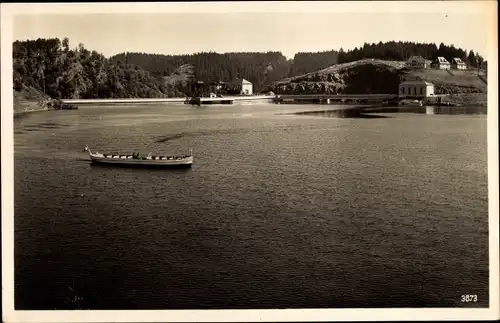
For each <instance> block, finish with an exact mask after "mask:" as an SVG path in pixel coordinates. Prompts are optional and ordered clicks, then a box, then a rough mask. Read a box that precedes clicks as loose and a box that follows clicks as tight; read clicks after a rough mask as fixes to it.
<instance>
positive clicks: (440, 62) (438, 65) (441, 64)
mask: <svg viewBox="0 0 500 323" xmlns="http://www.w3.org/2000/svg"><path fill="white" fill-rule="evenodd" d="M431 66H432V68H435V69H438V70H449V69H451V64H450V62H448V60H447V59H446V58H444V57H441V56H440V57H438V58H436V59H435V60H434V61H433V62H432V64H431Z"/></svg>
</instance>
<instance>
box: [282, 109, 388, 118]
mask: <svg viewBox="0 0 500 323" xmlns="http://www.w3.org/2000/svg"><path fill="white" fill-rule="evenodd" d="M363 112H364V111H363V109H360V108H350V109H339V110H323V111H301V112H293V113H288V114H296V115H313V116H321V117H327V118H358V119H381V118H390V117H388V116H383V115H376V114H366V113H363Z"/></svg>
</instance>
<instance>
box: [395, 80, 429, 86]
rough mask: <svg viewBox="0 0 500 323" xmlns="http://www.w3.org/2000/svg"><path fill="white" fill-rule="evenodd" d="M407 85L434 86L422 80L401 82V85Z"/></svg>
mask: <svg viewBox="0 0 500 323" xmlns="http://www.w3.org/2000/svg"><path fill="white" fill-rule="evenodd" d="M405 84H408V85H409V84H412V85H413V84H419V85H422V84H425V85H434V84H432V83H430V82H426V81H422V80H409V81H404V82H401V84H400V85H405Z"/></svg>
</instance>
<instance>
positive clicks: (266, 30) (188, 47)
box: [12, 1, 497, 58]
mask: <svg viewBox="0 0 500 323" xmlns="http://www.w3.org/2000/svg"><path fill="white" fill-rule="evenodd" d="M271 4H272V5H267V4H265V3H264V4H262V3H260V4H259V5H257V6H254V7H250V6H248V4H243V5H247V6H246V7H245V6H241V4H240V6H238V4H237V3H227V2H226V3H222V4H221V3H218V4H217V3H216V4H213V5H212V6H210V4H208V5H203V6H202V5H200V4H198V5H194V4H192V3H180V4H179V3H177V6H168V5H163V6H161V5H159V4H156V5H155V6H154V7H151V5H149V6H144V5H142V6H140V5H136V7H134V6H133V4H129V5H128V6H123V5H116V6H115V5H107V6H102V7H100V6H98V5H93V4H90V5H89V4H87V5H86V6H83V7H82V6H81V5H80V7H78V6H72V7H71V6H66V7H65V6H64V5H58V6H57V5H55V6H53V7H51V6H46V5H44V7H43V8H42V7H33V6H31V7H30V6H28V7H24V9H23V7H16V8H15V9H16V10H14V9H13V11H12V12H14V15H13V16H12V17H13V19H12V35H13V39H14V40H26V39H36V38H48V37H58V38H61V39H62V38H64V37H68V38H69V40H70V45H71V46H72V47H75V46H77V45H78V43H83V44H84V45H85V47H86V48H87V49H90V50H96V51H98V52H101V53H103V54H104V55H106V56H112V55H114V54H118V53H122V52H125V51H129V52H145V53H157V54H167V55H168V54H186V53H195V52H201V51H215V52H219V53H222V52H241V51H259V52H261V51H280V52H282V53H283V54H284V55H285V56H287V57H288V58H293V56H294V54H295V53H297V52H315V51H323V50H332V49H336V50H338V49H340V48H343V49H344V50H347V49H353V48H354V47H356V46H361V45H363V43H365V42H368V43H372V42H375V43H378V42H379V41H382V42H385V41H391V40H395V41H399V40H401V41H415V42H432V43H436V44H439V43H441V42H443V43H445V44H447V45H451V44H453V45H455V46H456V47H460V48H463V49H467V50H470V49H473V50H474V51H476V52H479V54H480V55H482V56H483V57H485V58H487V56H488V53H487V52H488V48H489V47H488V46H490V47H491V46H496V43H495V44H493V43H491V42H488V38H490V39H492V40H493V39H494V40H495V41H496V32H497V31H496V25H494V22H496V20H495V21H494V20H492V19H495V18H493V17H494V16H493V15H492V12H493V14H494V13H496V4H495V2H492V1H485V2H482V1H472V2H468V1H458V2H457V1H452V2H450V1H444V2H443V1H440V2H432V1H422V2H406V1H401V2H399V1H391V2H381V3H377V2H373V3H369V2H361V1H358V2H347V4H346V3H341V2H329V3H321V2H320V3H319V4H318V3H316V4H314V3H310V2H309V3H307V6H305V5H304V4H303V3H302V4H297V3H294V2H281V3H278V4H276V3H271ZM217 5H218V6H217ZM259 6H260V7H259ZM259 8H260V9H259ZM493 8H494V9H493ZM493 35H495V36H494V37H491V36H493Z"/></svg>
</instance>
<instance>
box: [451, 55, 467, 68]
mask: <svg viewBox="0 0 500 323" xmlns="http://www.w3.org/2000/svg"><path fill="white" fill-rule="evenodd" d="M451 68H452V69H454V70H466V69H467V64H465V62H464V61H462V59H460V58H458V57H454V58H453V60H452V61H451Z"/></svg>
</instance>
